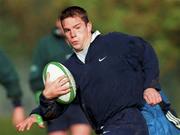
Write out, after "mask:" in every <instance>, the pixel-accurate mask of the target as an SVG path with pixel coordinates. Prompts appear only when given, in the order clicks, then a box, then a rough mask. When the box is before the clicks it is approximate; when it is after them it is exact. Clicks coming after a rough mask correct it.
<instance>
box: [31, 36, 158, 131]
mask: <svg viewBox="0 0 180 135" xmlns="http://www.w3.org/2000/svg"><path fill="white" fill-rule="evenodd" d="M64 65H65V66H66V67H67V68H68V69H69V70H70V71H71V72H72V74H73V76H74V78H75V81H76V84H77V88H78V92H77V93H78V98H79V99H80V102H81V107H82V109H83V110H84V112H85V114H86V115H87V117H88V118H89V120H90V122H91V123H92V125H93V127H94V128H98V127H100V126H101V125H103V124H104V123H106V122H107V121H108V120H110V119H111V118H112V117H113V116H114V115H115V114H116V113H118V112H121V111H122V110H123V109H125V108H132V107H138V106H141V105H143V103H144V100H143V91H144V89H146V88H149V87H151V88H156V89H159V83H158V80H159V79H158V76H159V67H158V61H157V57H156V55H155V52H154V50H153V48H152V47H151V46H150V45H149V44H148V43H147V42H145V41H144V40H143V39H141V38H139V37H134V36H129V35H125V34H122V33H109V34H107V35H99V36H98V37H97V38H96V39H95V40H94V41H93V42H92V43H91V45H90V47H89V49H88V53H87V56H86V60H85V64H84V63H82V62H81V61H80V60H79V59H78V58H77V56H76V54H74V55H72V56H71V57H70V59H69V60H67V61H66V62H65V63H64ZM40 102H41V105H40V107H39V108H37V109H35V110H34V111H33V112H32V113H39V114H40V115H42V116H43V118H44V120H46V119H51V118H54V117H57V116H58V115H60V114H61V113H62V112H63V110H64V108H66V106H63V105H60V104H58V103H57V102H56V101H55V100H49V101H48V100H47V99H45V97H44V96H43V95H41V99H40Z"/></svg>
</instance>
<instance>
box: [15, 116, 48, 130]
mask: <svg viewBox="0 0 180 135" xmlns="http://www.w3.org/2000/svg"><path fill="white" fill-rule="evenodd" d="M34 123H37V124H38V126H39V127H40V128H44V127H45V126H44V123H43V121H42V118H41V116H40V115H37V114H32V115H31V116H29V117H27V118H26V119H25V120H24V121H22V122H21V123H19V124H18V125H16V128H17V130H18V131H20V132H23V131H25V130H30V129H31V127H32V125H33V124H34Z"/></svg>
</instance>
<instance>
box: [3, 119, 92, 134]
mask: <svg viewBox="0 0 180 135" xmlns="http://www.w3.org/2000/svg"><path fill="white" fill-rule="evenodd" d="M0 135H47V134H46V130H45V129H40V128H38V126H37V125H34V126H33V127H32V128H31V130H29V131H25V132H18V131H17V130H16V129H15V128H14V127H13V126H12V124H11V119H10V118H9V117H2V116H1V117H0ZM92 135H95V134H94V133H92Z"/></svg>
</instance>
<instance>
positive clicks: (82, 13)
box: [59, 6, 89, 24]
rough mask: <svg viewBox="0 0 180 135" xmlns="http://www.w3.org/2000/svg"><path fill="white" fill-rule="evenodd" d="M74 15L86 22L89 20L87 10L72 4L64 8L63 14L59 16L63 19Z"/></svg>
mask: <svg viewBox="0 0 180 135" xmlns="http://www.w3.org/2000/svg"><path fill="white" fill-rule="evenodd" d="M74 16H79V17H80V18H81V19H82V20H83V21H84V22H85V24H87V23H88V22H89V19H88V15H87V12H86V10H84V9H83V8H81V7H78V6H71V7H68V8H66V9H64V10H63V11H62V12H61V15H60V16H59V19H60V20H61V21H62V20H64V19H65V18H68V17H74Z"/></svg>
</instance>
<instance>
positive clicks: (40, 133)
mask: <svg viewBox="0 0 180 135" xmlns="http://www.w3.org/2000/svg"><path fill="white" fill-rule="evenodd" d="M0 125H1V127H0V134H1V135H46V130H45V129H40V128H38V126H36V125H34V126H33V127H32V128H31V130H29V131H25V132H18V131H17V130H16V129H15V127H13V125H12V123H11V119H10V118H8V117H3V118H2V116H1V117H0Z"/></svg>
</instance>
